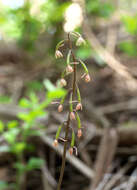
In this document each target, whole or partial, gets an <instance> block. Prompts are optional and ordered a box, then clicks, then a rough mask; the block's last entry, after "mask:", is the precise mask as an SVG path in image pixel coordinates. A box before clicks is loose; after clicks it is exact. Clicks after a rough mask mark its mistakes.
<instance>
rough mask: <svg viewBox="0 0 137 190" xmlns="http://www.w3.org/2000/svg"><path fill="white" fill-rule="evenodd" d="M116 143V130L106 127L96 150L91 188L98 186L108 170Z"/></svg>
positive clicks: (92, 189)
mask: <svg viewBox="0 0 137 190" xmlns="http://www.w3.org/2000/svg"><path fill="white" fill-rule="evenodd" d="M117 143H118V138H117V133H116V131H115V130H114V129H109V128H106V129H105V131H104V136H103V137H102V139H101V143H100V147H99V150H98V155H97V160H96V163H95V171H96V173H95V176H94V179H93V182H92V185H91V190H94V189H95V188H96V187H97V186H98V184H99V182H100V181H101V180H102V177H103V175H104V174H105V173H107V172H108V170H109V166H110V164H111V162H112V160H113V157H114V154H115V151H116V147H117ZM108 155H109V156H108Z"/></svg>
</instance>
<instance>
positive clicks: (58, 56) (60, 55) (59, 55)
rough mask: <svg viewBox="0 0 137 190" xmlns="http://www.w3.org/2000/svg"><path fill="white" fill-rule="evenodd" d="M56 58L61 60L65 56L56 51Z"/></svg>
mask: <svg viewBox="0 0 137 190" xmlns="http://www.w3.org/2000/svg"><path fill="white" fill-rule="evenodd" d="M55 57H56V59H58V58H61V57H63V54H62V53H61V51H59V50H56V51H55Z"/></svg>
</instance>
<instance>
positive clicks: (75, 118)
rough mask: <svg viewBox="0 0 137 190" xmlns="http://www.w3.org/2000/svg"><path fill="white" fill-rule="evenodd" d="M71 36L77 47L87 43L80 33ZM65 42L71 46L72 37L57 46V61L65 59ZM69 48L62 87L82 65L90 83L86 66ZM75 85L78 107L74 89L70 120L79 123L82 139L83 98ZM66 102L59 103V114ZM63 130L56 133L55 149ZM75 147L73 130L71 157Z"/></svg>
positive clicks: (71, 94)
mask: <svg viewBox="0 0 137 190" xmlns="http://www.w3.org/2000/svg"><path fill="white" fill-rule="evenodd" d="M70 34H71V35H73V36H74V37H76V38H77V40H76V46H81V45H84V44H85V43H86V42H85V40H84V39H83V37H82V36H81V35H80V34H79V33H77V32H71V33H70ZM70 34H69V35H70ZM65 41H67V43H69V44H70V37H68V40H62V41H61V42H59V43H58V44H57V46H56V51H55V57H56V58H57V59H58V58H62V57H63V54H62V52H61V51H60V48H61V47H62V46H64V42H65ZM69 47H70V49H69V51H68V54H67V58H66V63H67V64H66V68H65V70H64V71H63V73H62V75H61V79H60V86H61V87H65V86H66V85H67V81H66V80H65V76H66V75H69V74H71V73H73V72H74V75H75V74H76V73H75V72H76V70H75V67H76V65H77V64H80V65H81V66H82V68H83V69H84V79H85V82H86V83H88V82H90V81H91V78H90V75H89V72H88V69H87V67H86V64H85V63H84V62H83V61H82V60H80V59H79V60H77V59H75V58H74V54H73V53H72V49H71V46H69ZM72 58H73V60H71V59H72ZM72 64H73V65H72ZM71 65H72V66H71ZM73 84H75V86H76V88H75V89H76V91H77V105H76V107H75V109H74V108H73V106H74V105H73V103H74V102H75V101H74V100H73V98H74V94H73V93H74V89H73V90H72V92H71V93H70V100H69V120H70V121H74V122H77V127H78V129H77V137H78V138H81V136H82V127H81V120H80V117H79V114H78V112H79V111H81V110H82V103H81V96H80V91H79V88H78V86H77V83H76V81H75V82H74V83H73ZM73 87H74V85H73ZM72 97H73V98H72ZM64 100H65V96H64V97H63V98H62V99H61V101H60V103H59V106H58V112H59V113H60V112H62V111H63V103H64ZM61 128H62V125H61V126H59V128H58V130H57V133H56V139H55V140H54V143H53V144H54V146H55V147H56V146H57V145H58V138H59V135H60V132H61ZM65 140H67V139H65ZM74 145H75V132H74V129H73V128H72V137H71V144H70V148H69V153H70V155H72V154H73V151H74Z"/></svg>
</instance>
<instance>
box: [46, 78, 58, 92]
mask: <svg viewBox="0 0 137 190" xmlns="http://www.w3.org/2000/svg"><path fill="white" fill-rule="evenodd" d="M44 85H45V87H46V89H47V90H48V91H50V92H51V91H54V90H56V87H55V86H54V85H53V84H52V83H51V82H50V80H48V79H46V80H44Z"/></svg>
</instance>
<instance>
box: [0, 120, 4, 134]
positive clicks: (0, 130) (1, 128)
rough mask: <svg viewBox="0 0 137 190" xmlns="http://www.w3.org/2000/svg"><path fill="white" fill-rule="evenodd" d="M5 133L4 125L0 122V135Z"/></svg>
mask: <svg viewBox="0 0 137 190" xmlns="http://www.w3.org/2000/svg"><path fill="white" fill-rule="evenodd" d="M3 131H4V123H3V122H2V121H1V120H0V133H1V132H3Z"/></svg>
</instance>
